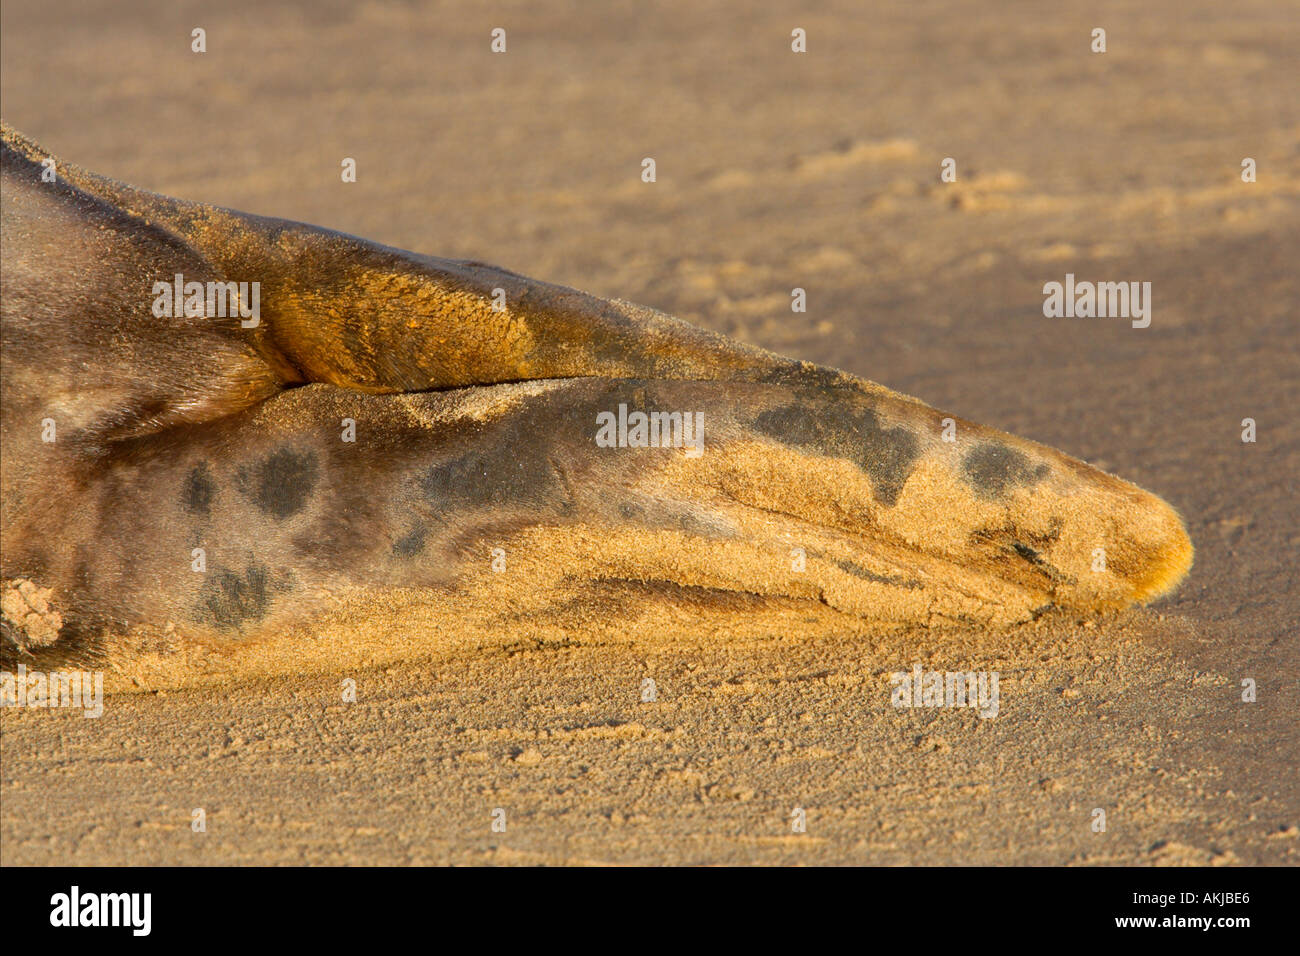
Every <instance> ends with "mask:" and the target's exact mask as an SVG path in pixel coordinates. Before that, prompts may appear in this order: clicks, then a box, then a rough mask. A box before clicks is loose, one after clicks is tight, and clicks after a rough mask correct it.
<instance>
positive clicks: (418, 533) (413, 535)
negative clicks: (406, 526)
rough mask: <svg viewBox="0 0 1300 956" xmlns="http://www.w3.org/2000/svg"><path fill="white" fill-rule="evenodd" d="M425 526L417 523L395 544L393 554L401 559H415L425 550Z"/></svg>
mask: <svg viewBox="0 0 1300 956" xmlns="http://www.w3.org/2000/svg"><path fill="white" fill-rule="evenodd" d="M426 533H427V532H426V529H425V527H424V525H423V524H422V523H420V522H418V521H417V522H416V523H415V524H414V525H413V526H412V527H411V530H410V531H408V532H407V533H406V534H405V535H403V536H402V537H401V538H399V539H398V540H397V541H394V542H393V554H395V555H397V556H398V557H400V558H413V557H415V556H416V555H417V554H419V553H420V552H421V551H423V550H424V538H425V534H426Z"/></svg>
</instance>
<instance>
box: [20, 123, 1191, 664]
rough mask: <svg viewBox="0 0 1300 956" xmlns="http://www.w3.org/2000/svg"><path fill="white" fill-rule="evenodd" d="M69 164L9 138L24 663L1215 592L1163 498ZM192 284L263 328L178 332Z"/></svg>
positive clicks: (797, 376)
mask: <svg viewBox="0 0 1300 956" xmlns="http://www.w3.org/2000/svg"><path fill="white" fill-rule="evenodd" d="M43 158H44V154H43V153H42V151H40V150H39V149H38V148H37V147H35V146H34V145H33V144H31V143H30V142H29V141H26V140H24V139H22V138H21V137H20V136H19V135H18V134H16V133H14V132H13V131H12V130H9V129H6V130H5V134H4V156H3V160H4V166H3V175H4V181H3V186H4V189H3V214H4V229H3V232H4V269H3V322H4V356H5V361H4V368H3V372H4V375H3V388H4V417H3V437H4V443H5V455H4V465H3V509H4V527H3V578H4V582H5V585H4V586H5V588H6V595H8V593H9V592H10V591H13V592H14V593H15V594H19V595H28V596H30V595H31V594H33V593H38V594H39V595H40V601H41V602H43V606H44V607H45V608H46V609H47V610H46V612H45V613H44V616H40V615H37V616H36V617H33V614H34V613H35V612H34V610H33V609H32V608H31V606H30V601H27V600H26V598H25V599H24V600H25V602H26V603H23V604H21V605H20V604H19V602H18V600H17V598H16V597H15V598H13V599H12V600H6V603H5V621H4V633H5V640H3V641H0V645H2V648H0V650H3V653H4V654H5V655H6V659H7V660H10V661H12V660H14V659H20V658H23V657H24V656H26V657H30V658H32V659H39V660H53V659H70V658H75V657H82V658H86V657H94V656H101V657H102V656H105V655H107V656H109V657H110V658H111V657H112V654H113V651H114V649H115V648H118V647H125V646H128V645H129V646H135V645H132V644H131V641H129V640H128V637H127V636H128V635H132V634H135V633H137V632H139V631H141V630H144V631H153V632H159V633H164V634H166V635H169V636H171V637H172V638H174V639H175V640H177V641H184V640H192V641H196V642H201V643H208V644H213V645H233V644H235V643H236V642H240V641H244V640H250V639H257V638H266V637H269V636H273V635H274V634H276V633H278V632H281V631H283V630H284V629H286V628H290V627H302V626H307V627H311V626H314V625H315V624H322V625H323V624H324V623H325V622H328V621H329V620H330V619H331V616H332V615H341V614H346V615H347V617H348V620H350V621H357V620H358V619H360V620H362V621H365V620H366V613H367V609H371V610H372V612H373V613H372V614H371V615H370V617H371V619H372V620H373V621H374V622H375V624H376V626H382V623H381V622H383V621H384V620H385V619H386V617H385V616H386V614H387V613H388V612H389V609H390V608H391V606H393V605H395V604H396V603H399V602H400V603H405V604H408V605H409V603H410V602H411V601H412V600H414V601H417V602H425V603H426V604H428V605H437V606H445V607H451V608H461V609H464V608H473V607H476V606H481V605H487V604H491V603H493V602H502V601H509V602H513V603H514V604H515V605H517V606H519V607H521V608H530V609H543V608H550V609H552V610H553V611H554V609H556V608H561V610H560V611H559V612H558V613H559V614H560V617H561V619H563V613H564V612H563V610H562V609H563V608H564V607H566V606H568V605H567V604H566V603H565V602H568V601H570V600H571V599H572V596H573V595H574V594H575V593H580V592H581V591H582V590H583V588H584V587H588V586H592V585H601V584H602V582H652V583H656V584H664V585H669V586H673V587H677V588H702V589H711V590H720V591H741V592H748V593H752V594H758V595H765V596H772V597H781V598H794V599H807V600H809V601H815V602H824V603H825V604H828V605H830V606H831V607H834V608H836V609H838V610H841V611H844V612H845V613H848V614H853V615H856V616H858V617H861V618H865V619H868V620H871V621H874V622H878V623H880V624H881V625H882V626H883V625H898V626H906V625H930V624H936V623H945V622H956V623H980V624H987V625H998V626H1000V625H1005V624H1008V623H1012V622H1016V621H1022V620H1026V619H1028V618H1030V617H1032V616H1034V615H1036V614H1039V613H1042V612H1044V611H1046V610H1047V609H1049V608H1051V607H1069V608H1072V609H1079V610H1083V611H1092V610H1101V609H1106V608H1114V607H1122V606H1125V605H1129V604H1133V603H1139V602H1142V601H1146V600H1148V599H1150V598H1152V597H1154V596H1157V595H1159V594H1161V593H1164V592H1166V591H1167V590H1169V589H1170V588H1172V587H1173V586H1174V585H1176V584H1177V582H1178V581H1179V580H1180V579H1181V578H1182V576H1183V575H1184V574H1185V573H1186V570H1187V568H1188V567H1189V565H1190V562H1191V557H1192V550H1191V545H1190V543H1189V541H1188V539H1187V536H1186V534H1185V532H1184V530H1183V527H1182V524H1181V522H1180V520H1179V519H1178V517H1177V515H1176V514H1175V513H1174V512H1173V510H1172V509H1171V508H1170V507H1169V506H1168V505H1166V504H1165V503H1164V502H1163V501H1161V500H1160V499H1159V498H1157V497H1155V496H1153V495H1150V494H1148V493H1147V492H1144V491H1142V490H1141V489H1138V488H1136V487H1134V486H1133V485H1130V484H1128V483H1125V482H1123V481H1120V480H1119V479H1116V478H1114V477H1111V476H1109V475H1106V474H1104V473H1102V472H1100V471H1097V470H1095V469H1092V468H1090V467H1088V466H1086V465H1084V464H1083V463H1081V462H1079V461H1077V460H1075V459H1072V458H1069V457H1068V456H1065V455H1063V454H1061V453H1059V452H1057V451H1054V450H1052V449H1050V448H1046V447H1043V446H1041V445H1037V444H1034V443H1032V442H1027V441H1024V440H1021V439H1017V438H1014V437H1012V436H1009V435H1006V434H1003V433H1000V432H997V431H994V430H991V429H985V428H982V427H980V426H977V425H974V424H971V423H968V422H965V421H963V420H961V419H957V418H955V417H952V416H947V415H944V414H943V413H941V412H938V411H936V410H935V409H932V408H930V407H929V406H927V405H925V404H923V403H921V402H918V401H915V400H913V399H909V398H906V397H904V396H901V395H899V394H897V393H894V392H891V391H890V390H888V389H886V388H883V387H881V386H878V385H874V384H872V383H870V382H865V381H862V380H860V379H855V378H852V377H850V376H847V375H843V374H842V373H838V372H835V371H832V370H829V369H824V368H818V367H815V366H811V365H808V364H806V363H799V362H795V361H792V360H788V359H783V358H781V357H779V356H775V355H772V354H770V353H766V352H763V351H761V350H757V349H752V348H748V347H746V346H742V345H739V344H737V343H733V342H730V341H729V340H727V339H725V338H722V337H719V336H716V335H713V334H710V333H707V332H703V331H700V330H697V329H694V328H692V327H691V326H688V325H686V324H685V323H681V322H678V321H677V320H674V319H671V318H669V317H667V316H663V315H661V314H660V313H656V312H653V311H652V310H647V309H641V308H639V307H636V306H631V305H629V304H626V303H621V302H610V301H607V300H602V299H599V298H595V297H592V296H587V295H583V294H581V293H577V292H574V291H572V290H567V289H563V288H560V287H556V286H552V285H549V284H546V283H541V282H536V281H534V280H530V279H526V278H524V277H521V276H517V275H514V274H512V273H508V272H505V271H503V270H499V269H494V268H492V267H489V266H483V265H478V264H471V263H460V262H451V261H449V260H440V259H432V258H427V257H422V256H417V255H413V254H410V253H405V252H402V251H400V250H394V249H388V248H386V247H382V246H377V245H375V244H373V243H369V242H366V241H364V240H359V239H354V238H352V237H348V236H343V235H340V234H337V233H332V232H329V231H327V230H321V229H317V228H314V227H310V226H303V225H300V224H296V223H286V222H282V221H277V220H268V219H263V218H260V217H254V216H247V215H245V214H242V213H236V212H231V211H228V210H221V209H216V208H213V207H209V206H204V205H201V204H196V203H186V202H179V201H176V200H171V199H167V198H165V197H160V196H155V195H152V194H148V193H144V192H140V191H138V190H134V189H132V188H130V187H127V186H123V185H121V184H117V183H113V182H112V181H110V180H105V179H102V178H101V177H97V176H93V175H91V174H88V173H84V172H81V171H79V170H75V169H72V168H71V167H66V166H64V165H62V164H56V169H57V170H58V174H59V175H58V179H57V180H56V181H54V182H45V181H43V180H42V179H41V172H42V170H43V169H44V168H47V167H46V166H45V164H43ZM177 274H180V275H182V276H183V280H184V283H189V282H190V281H191V280H193V281H195V282H198V283H208V282H214V283H224V284H230V283H233V284H234V288H235V289H236V290H240V289H244V288H247V287H251V283H254V282H256V283H258V289H259V292H258V308H257V309H256V312H257V314H256V316H255V317H254V318H249V317H247V316H246V313H247V312H249V311H250V310H249V309H248V308H247V307H248V306H249V305H250V302H249V301H248V300H249V294H248V292H246V291H241V292H239V304H240V305H241V306H243V307H244V308H243V309H242V311H241V310H235V314H233V315H231V314H226V315H213V314H209V313H206V312H204V311H203V309H198V308H196V309H195V310H194V312H195V314H193V315H189V316H186V315H183V314H182V315H181V316H180V317H174V316H172V315H170V314H167V310H165V309H163V310H161V311H163V312H164V314H163V315H161V316H160V315H158V312H159V311H160V310H159V309H158V307H157V306H158V293H157V291H156V289H157V283H159V282H164V283H167V282H171V281H172V280H173V278H174V276H175V275H177ZM240 283H245V284H250V286H243V287H241V286H240V285H239V284H240ZM183 288H185V285H184V284H183V285H182V289H183ZM300 386H301V387H300ZM51 439H52V440H51ZM661 593H662V594H663V595H664V597H663V598H662V599H663V600H665V601H671V600H672V599H673V598H672V593H673V592H672V591H671V590H665V591H663V592H661ZM33 600H34V599H33ZM573 606H574V607H575V608H576V607H578V606H579V605H573ZM11 607H12V608H13V613H12V614H11V613H10V609H11ZM753 613H761V610H756V611H754V612H753ZM50 614H55V615H57V617H58V626H57V627H54V626H53V625H52V624H51V623H50V622H51V620H52V619H51V618H50V616H49V615H50ZM358 614H360V618H358ZM580 623H581V616H580V613H579V612H578V611H576V610H575V611H574V619H573V624H574V626H575V627H576V626H578V625H580ZM29 625H30V626H29ZM33 628H34V630H33Z"/></svg>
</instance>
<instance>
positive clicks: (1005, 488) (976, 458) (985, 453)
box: [961, 442, 1049, 500]
mask: <svg viewBox="0 0 1300 956" xmlns="http://www.w3.org/2000/svg"><path fill="white" fill-rule="evenodd" d="M1048 470H1049V469H1048V466H1047V465H1046V464H1039V465H1038V466H1037V467H1031V466H1030V463H1029V459H1028V458H1027V457H1026V456H1025V455H1024V454H1022V453H1021V452H1018V451H1016V450H1015V449H1014V448H1009V447H1007V446H1006V445H1003V444H1002V443H1001V442H985V443H984V444H982V445H980V446H978V447H977V448H974V449H972V450H971V451H970V452H969V453H968V454H967V455H966V457H965V458H964V459H963V460H962V465H961V473H962V478H964V479H965V480H966V482H967V484H969V485H970V486H971V487H973V488H974V489H975V493H976V495H978V496H979V497H980V498H983V499H986V500H988V499H994V498H1002V497H1005V496H1006V494H1007V492H1009V491H1010V490H1011V489H1012V488H1016V487H1019V486H1021V485H1032V484H1034V483H1035V482H1038V481H1041V480H1042V479H1043V478H1044V477H1045V476H1046V475H1047V472H1048Z"/></svg>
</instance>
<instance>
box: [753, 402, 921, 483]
mask: <svg viewBox="0 0 1300 956" xmlns="http://www.w3.org/2000/svg"><path fill="white" fill-rule="evenodd" d="M754 426H755V427H756V428H757V429H758V430H759V431H761V432H763V433H764V434H765V435H769V436H771V437H772V438H775V439H776V440H777V441H779V442H781V443H782V444H784V445H790V446H793V447H796V448H800V449H803V450H808V451H814V452H817V453H819V454H823V455H838V456H840V457H843V458H847V459H848V460H850V461H852V462H853V463H854V464H856V465H857V466H858V467H859V468H861V469H862V470H863V471H865V472H866V473H867V475H868V476H869V477H870V478H871V486H872V490H873V491H874V493H875V496H876V500H877V501H879V502H880V503H881V504H884V505H887V506H890V507H892V506H893V505H894V504H896V503H897V502H898V496H899V494H900V493H901V492H902V490H903V485H904V484H905V483H906V482H907V479H908V476H909V475H911V474H912V468H913V466H914V465H915V463H916V459H917V456H918V455H919V454H920V443H919V442H918V441H917V438H916V436H915V435H913V434H912V433H911V432H909V431H908V430H907V429H906V428H902V427H896V428H885V427H884V426H883V425H881V423H880V418H879V416H878V415H877V414H876V412H875V411H874V410H873V409H870V408H867V409H863V410H862V411H861V412H860V413H857V414H855V413H854V412H853V411H852V410H851V409H848V408H841V407H837V406H834V405H825V406H823V407H821V408H819V409H815V410H814V409H812V408H809V407H808V406H806V405H784V406H781V407H780V408H772V409H768V410H767V411H765V412H762V413H760V414H759V416H758V417H757V418H756V419H755V420H754Z"/></svg>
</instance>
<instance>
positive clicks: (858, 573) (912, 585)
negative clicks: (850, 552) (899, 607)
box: [835, 561, 923, 591]
mask: <svg viewBox="0 0 1300 956" xmlns="http://www.w3.org/2000/svg"><path fill="white" fill-rule="evenodd" d="M835 566H836V567H838V568H839V569H840V570H841V571H847V572H848V573H849V574H851V575H853V576H854V577H855V578H862V580H864V581H873V582H875V583H876V584H888V585H890V586H891V587H896V588H907V589H909V590H912V591H914V590H916V589H917V588H920V587H923V585H922V584H921V582H920V581H917V580H916V579H915V578H906V579H904V578H891V577H889V576H888V575H885V574H877V573H876V572H875V571H872V570H870V569H868V568H864V567H862V565H860V564H854V563H853V562H852V561H836V562H835Z"/></svg>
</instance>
